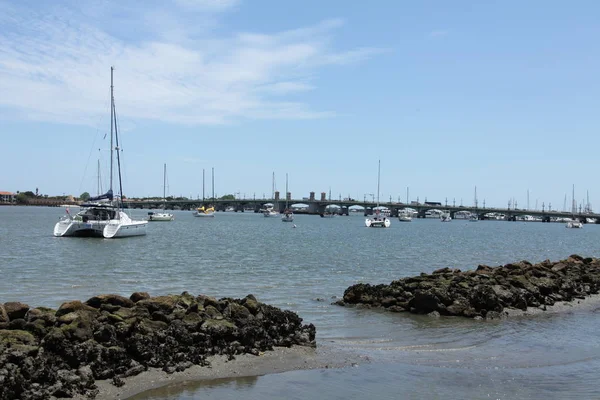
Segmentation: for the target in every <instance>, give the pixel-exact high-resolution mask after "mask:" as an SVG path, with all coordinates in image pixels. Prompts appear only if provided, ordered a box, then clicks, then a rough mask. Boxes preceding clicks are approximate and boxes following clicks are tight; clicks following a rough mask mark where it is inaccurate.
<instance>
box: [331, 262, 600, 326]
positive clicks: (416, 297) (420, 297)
mask: <svg viewBox="0 0 600 400" xmlns="http://www.w3.org/2000/svg"><path fill="white" fill-rule="evenodd" d="M599 290H600V259H597V258H583V257H580V256H578V255H572V256H570V257H569V258H568V259H566V260H562V261H557V262H551V261H549V260H547V261H543V262H541V263H539V264H531V263H530V262H528V261H521V262H518V263H514V264H506V265H504V266H499V267H489V266H487V265H480V266H478V267H477V269H476V270H475V271H465V272H461V271H460V270H459V269H451V268H442V269H438V270H436V271H434V272H433V273H432V274H425V273H422V274H421V275H420V276H414V277H409V278H403V279H399V280H397V281H393V282H392V283H390V284H389V285H370V284H363V283H359V284H356V285H353V286H350V287H349V288H348V289H346V291H345V292H344V297H343V300H339V301H338V302H336V303H335V304H338V305H342V306H343V305H362V306H366V307H374V308H383V309H385V310H389V311H393V312H403V311H407V312H411V313H416V314H431V315H432V316H437V315H451V316H463V317H469V318H477V319H479V318H486V319H495V318H502V317H505V316H506V315H508V314H509V312H508V311H510V310H511V309H515V310H523V311H526V310H527V309H528V307H529V308H539V309H541V310H545V309H546V306H552V305H554V304H555V303H556V302H562V301H566V302H568V301H573V300H574V299H584V298H585V296H589V295H593V294H598V292H599Z"/></svg>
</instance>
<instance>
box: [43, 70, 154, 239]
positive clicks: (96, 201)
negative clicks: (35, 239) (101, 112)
mask: <svg viewBox="0 0 600 400" xmlns="http://www.w3.org/2000/svg"><path fill="white" fill-rule="evenodd" d="M113 72H114V67H110V188H109V190H108V192H106V193H105V194H103V195H100V196H97V197H92V198H90V199H89V201H88V203H86V204H82V205H81V207H82V209H81V211H80V212H78V213H77V214H75V215H74V216H72V215H71V214H70V213H69V211H68V210H67V215H66V216H64V217H63V218H62V219H61V220H60V221H59V222H57V223H56V225H55V226H54V236H60V237H63V236H92V237H101V238H107V239H109V238H119V237H127V236H141V235H145V234H146V226H147V225H148V221H137V220H133V219H131V217H129V215H127V214H126V213H125V212H124V211H123V203H122V201H123V183H122V181H121V157H120V154H119V149H120V148H119V135H118V130H117V118H116V109H115V97H114V85H113ZM113 140H114V143H113ZM115 153H116V154H117V171H118V176H119V191H120V194H121V195H120V196H117V198H116V199H115V196H114V195H113V165H114V154H115Z"/></svg>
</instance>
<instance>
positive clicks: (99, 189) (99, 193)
mask: <svg viewBox="0 0 600 400" xmlns="http://www.w3.org/2000/svg"><path fill="white" fill-rule="evenodd" d="M100 179H101V178H100V160H98V194H97V195H96V196H100V195H101V194H102V183H101V181H100Z"/></svg>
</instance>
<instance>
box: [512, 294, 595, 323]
mask: <svg viewBox="0 0 600 400" xmlns="http://www.w3.org/2000/svg"><path fill="white" fill-rule="evenodd" d="M543 307H545V308H542V307H527V310H519V309H517V308H505V309H504V312H505V313H506V316H507V317H510V318H513V317H529V316H537V315H550V314H568V313H571V312H575V311H593V310H595V309H598V308H600V294H591V295H587V296H586V297H585V298H583V299H575V300H572V301H557V302H556V303H554V305H551V306H549V305H546V306H543Z"/></svg>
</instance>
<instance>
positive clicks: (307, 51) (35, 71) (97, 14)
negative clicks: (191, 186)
mask: <svg viewBox="0 0 600 400" xmlns="http://www.w3.org/2000/svg"><path fill="white" fill-rule="evenodd" d="M174 1H175V3H177V4H179V5H180V6H181V7H183V8H181V9H179V11H178V12H177V13H175V12H170V13H167V14H164V13H166V11H165V10H164V9H154V10H145V11H144V12H145V14H144V15H143V16H141V17H140V18H139V19H138V20H132V21H131V24H130V25H128V26H129V27H130V28H131V30H125V31H118V30H115V28H114V27H113V26H111V25H110V24H109V23H107V19H109V18H110V15H109V14H110V13H117V14H119V13H120V15H121V18H124V17H123V15H134V14H135V13H136V12H137V11H139V10H132V9H126V10H125V9H123V10H120V9H116V10H111V9H109V7H107V5H106V3H98V5H97V6H96V7H95V8H93V9H92V8H89V7H88V8H86V9H85V12H84V11H81V10H79V11H77V9H75V10H74V9H73V7H71V8H69V9H68V10H67V9H66V8H59V9H54V8H51V9H49V10H46V9H39V10H33V9H28V10H27V12H24V10H23V9H20V8H17V7H12V6H7V5H6V4H5V3H4V4H3V3H0V11H2V13H1V14H0V24H1V25H2V26H3V29H2V31H0V91H1V92H2V93H4V94H8V95H3V96H0V108H2V107H5V108H8V109H11V110H13V111H14V113H13V118H21V119H34V120H44V121H53V122H63V123H76V124H92V125H93V124H95V123H97V120H98V117H99V116H101V115H107V113H108V100H109V95H108V94H109V77H110V75H109V74H110V70H109V66H110V65H115V67H116V72H115V98H116V102H117V109H118V111H119V114H120V115H121V116H122V117H123V116H124V117H127V118H140V119H150V120H161V121H167V122H173V123H181V124H190V125H194V124H222V123H229V122H232V121H235V120H238V119H240V118H253V119H269V118H274V119H280V118H288V119H309V118H322V117H327V116H331V115H334V113H333V112H331V111H316V110H312V109H311V107H310V106H309V105H308V104H305V103H303V102H301V101H295V100H290V98H289V97H288V98H287V99H283V98H282V96H293V95H298V94H300V93H305V92H307V91H310V90H315V89H316V87H315V86H314V85H312V84H311V83H310V78H311V77H312V76H314V74H315V73H316V72H315V70H316V69H317V68H321V67H323V66H325V65H345V64H348V63H354V62H359V61H362V60H364V59H366V58H369V57H372V56H373V55H375V54H377V53H379V52H381V50H380V49H376V48H360V49H352V50H347V51H340V52H336V51H334V50H333V49H332V46H331V43H330V42H331V39H332V36H333V33H334V32H333V31H334V30H335V29H336V28H337V27H339V26H340V25H342V24H343V21H342V20H339V19H333V20H327V21H323V22H321V23H319V24H317V25H315V26H312V27H305V28H300V29H294V30H289V31H284V32H279V33H275V34H262V33H254V32H240V33H235V34H231V35H229V36H227V37H211V38H207V35H200V36H202V38H198V37H197V36H198V31H196V30H194V26H196V24H201V23H200V22H197V23H196V20H197V19H201V18H202V15H203V14H202V13H204V12H207V10H208V11H210V12H222V11H226V10H230V9H232V8H234V7H235V6H236V5H237V1H235V0H212V1H211V0H174ZM112 6H113V7H118V5H115V4H113V5H112ZM190 9H191V10H199V13H194V14H193V16H194V18H190V16H189V15H187V14H189V13H193V11H190ZM160 13H163V14H164V18H162V19H161V18H150V19H149V18H148V16H150V15H158V14H160ZM209 18H212V17H209ZM150 20H152V21H154V22H155V25H154V26H153V31H152V33H153V35H151V36H150V37H151V38H150V39H146V40H142V38H145V37H147V36H146V35H143V34H138V35H137V36H135V37H133V36H132V35H134V34H135V33H136V29H137V28H139V29H140V31H143V30H144V29H145V28H147V27H148V24H149V21H150ZM190 21H192V22H190ZM163 22H164V23H163ZM178 22H180V23H181V24H180V26H177V24H178ZM187 24H194V26H189V30H188V29H187V28H188V25H187ZM189 32H193V34H192V35H190V34H189Z"/></svg>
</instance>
